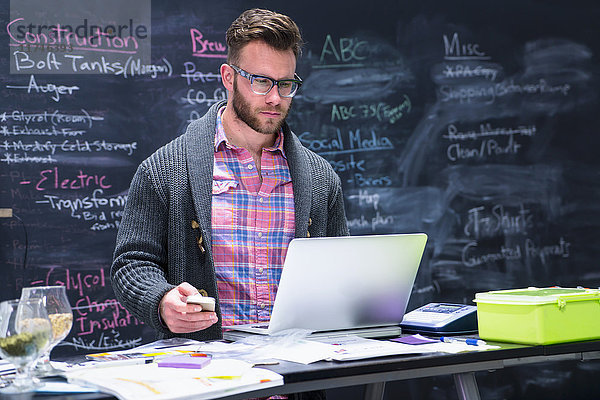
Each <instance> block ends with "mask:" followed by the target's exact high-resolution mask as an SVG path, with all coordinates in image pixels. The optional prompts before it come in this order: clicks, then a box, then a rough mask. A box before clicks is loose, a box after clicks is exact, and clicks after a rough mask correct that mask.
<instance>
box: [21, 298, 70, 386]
mask: <svg viewBox="0 0 600 400" xmlns="http://www.w3.org/2000/svg"><path fill="white" fill-rule="evenodd" d="M26 299H40V300H42V303H43V305H44V306H45V308H46V312H47V313H48V318H50V322H51V324H52V337H51V338H50V344H49V346H48V347H47V349H46V351H45V352H44V354H43V355H42V357H40V359H39V360H38V362H37V365H36V368H35V372H36V374H38V375H40V376H46V375H51V374H53V373H54V372H56V371H55V370H54V368H53V367H52V365H51V364H50V352H51V351H52V349H53V348H54V347H55V346H56V345H57V344H58V343H60V341H61V340H63V339H64V338H66V337H67V335H68V334H69V332H70V331H71V327H72V326H73V311H72V310H71V305H70V304H69V299H68V298H67V292H66V290H65V287H64V286H34V287H26V288H23V290H22V291H21V300H26Z"/></svg>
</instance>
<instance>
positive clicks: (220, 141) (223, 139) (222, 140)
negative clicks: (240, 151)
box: [215, 106, 287, 158]
mask: <svg viewBox="0 0 600 400" xmlns="http://www.w3.org/2000/svg"><path fill="white" fill-rule="evenodd" d="M225 107H226V106H223V107H221V108H220V109H219V112H218V113H217V133H216V135H215V153H216V152H218V151H219V148H220V146H227V147H228V148H230V149H233V148H236V146H234V145H232V144H231V143H229V140H227V135H225V129H224V128H223V121H222V119H221V116H222V115H223V112H224V111H225ZM265 150H267V151H273V152H275V151H280V152H281V154H282V155H283V156H284V157H285V158H287V156H286V155H285V151H284V150H283V129H280V130H279V132H277V138H276V139H275V143H274V144H273V146H271V147H265Z"/></svg>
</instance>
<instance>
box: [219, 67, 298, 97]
mask: <svg viewBox="0 0 600 400" xmlns="http://www.w3.org/2000/svg"><path fill="white" fill-rule="evenodd" d="M229 66H230V67H231V68H233V70H234V71H235V72H237V73H238V74H240V76H243V77H244V78H246V79H248V80H249V81H250V88H251V89H252V91H253V92H254V93H256V94H261V95H266V94H267V93H269V92H270V91H271V89H273V86H275V85H277V91H278V92H279V96H281V97H294V95H295V94H296V92H297V91H298V88H299V87H300V86H301V85H302V79H300V77H299V76H298V75H297V74H294V77H295V78H296V79H281V80H278V81H276V80H275V79H273V78H269V77H268V76H262V75H254V74H251V73H249V72H246V71H244V70H243V69H241V68H240V67H236V66H235V65H229Z"/></svg>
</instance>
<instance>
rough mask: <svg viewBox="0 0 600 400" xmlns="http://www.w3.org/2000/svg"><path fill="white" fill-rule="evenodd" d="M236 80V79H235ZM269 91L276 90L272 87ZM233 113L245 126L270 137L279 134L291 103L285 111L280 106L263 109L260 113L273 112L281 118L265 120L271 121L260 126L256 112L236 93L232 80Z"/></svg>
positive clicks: (235, 86)
mask: <svg viewBox="0 0 600 400" xmlns="http://www.w3.org/2000/svg"><path fill="white" fill-rule="evenodd" d="M236 78H237V77H236ZM271 90H278V89H277V88H276V87H273V88H272V89H271ZM232 95H233V101H232V104H233V111H234V112H235V114H236V115H237V117H238V118H239V119H240V120H241V121H242V122H244V123H245V124H246V125H248V126H249V127H250V128H252V129H254V130H255V131H256V132H260V133H263V134H265V135H272V134H274V133H277V132H279V130H280V129H281V127H282V126H283V123H284V122H285V119H286V118H287V115H288V113H289V111H290V108H291V106H292V105H291V103H290V107H288V109H287V110H284V109H283V108H282V107H281V105H278V106H276V107H275V109H265V110H262V111H275V112H278V113H280V114H281V117H280V119H279V120H278V121H275V120H270V119H269V120H267V121H271V122H272V123H265V124H262V123H261V121H260V119H259V118H258V115H257V114H258V111H259V110H256V111H257V112H253V110H252V109H251V106H250V104H249V103H248V102H247V101H246V99H244V97H243V96H242V95H241V94H240V93H239V92H238V90H237V79H234V81H233V93H232Z"/></svg>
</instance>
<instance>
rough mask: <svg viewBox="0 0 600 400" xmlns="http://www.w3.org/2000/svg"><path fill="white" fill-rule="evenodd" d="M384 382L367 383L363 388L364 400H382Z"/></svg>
mask: <svg viewBox="0 0 600 400" xmlns="http://www.w3.org/2000/svg"><path fill="white" fill-rule="evenodd" d="M384 391H385V382H375V383H369V384H367V385H366V388H365V400H383V392H384Z"/></svg>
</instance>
